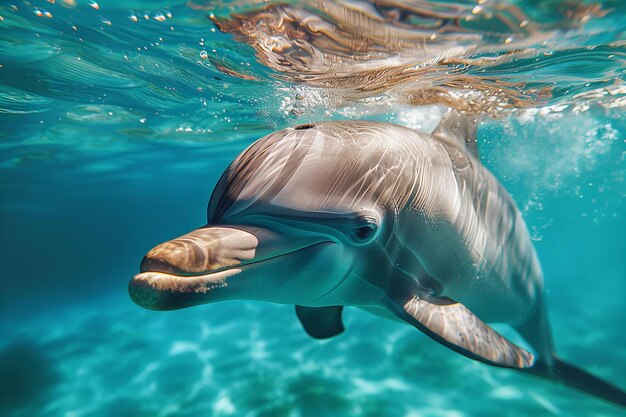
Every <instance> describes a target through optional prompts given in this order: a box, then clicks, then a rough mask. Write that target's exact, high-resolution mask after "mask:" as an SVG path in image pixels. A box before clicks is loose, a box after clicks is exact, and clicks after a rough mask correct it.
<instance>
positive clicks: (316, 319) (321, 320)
mask: <svg viewBox="0 0 626 417" xmlns="http://www.w3.org/2000/svg"><path fill="white" fill-rule="evenodd" d="M342 310H343V306H330V307H304V306H298V305H297V306H296V315H297V316H298V319H300V323H302V327H304V331H306V332H307V334H308V335H309V336H311V337H314V338H316V339H327V338H329V337H333V336H337V335H338V334H339V333H341V332H343V331H344V327H343V323H342V321H341V312H342Z"/></svg>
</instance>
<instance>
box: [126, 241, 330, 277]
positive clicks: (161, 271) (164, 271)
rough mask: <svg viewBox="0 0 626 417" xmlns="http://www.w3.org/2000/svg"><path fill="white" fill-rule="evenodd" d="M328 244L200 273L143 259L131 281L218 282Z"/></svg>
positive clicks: (301, 248)
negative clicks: (163, 279) (142, 279)
mask: <svg viewBox="0 0 626 417" xmlns="http://www.w3.org/2000/svg"><path fill="white" fill-rule="evenodd" d="M329 243H332V242H330V241H322V242H316V243H313V244H311V245H307V246H303V247H300V248H297V249H294V250H291V251H288V252H284V253H281V254H278V255H274V256H267V257H264V258H259V259H252V260H243V261H241V262H239V263H237V264H234V265H229V266H223V267H220V268H215V269H213V270H210V271H202V272H185V271H181V270H178V269H176V268H172V267H171V266H170V265H168V264H165V263H160V262H155V263H153V262H149V261H148V262H146V261H145V258H144V262H142V263H141V267H140V271H141V272H140V273H139V274H137V275H135V277H134V278H133V280H135V279H137V278H143V277H144V276H158V277H170V278H171V279H176V280H181V281H191V280H193V279H202V280H206V281H207V282H212V281H219V280H221V279H222V278H226V277H229V276H231V275H235V274H237V273H239V272H241V270H242V269H243V268H245V267H248V266H251V265H255V264H260V263H263V262H267V261H271V260H275V259H278V258H282V257H284V256H289V255H293V254H295V253H298V252H302V251H305V250H307V249H310V248H313V247H315V246H320V245H324V244H329Z"/></svg>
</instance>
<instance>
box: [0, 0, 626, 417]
mask: <svg viewBox="0 0 626 417" xmlns="http://www.w3.org/2000/svg"><path fill="white" fill-rule="evenodd" d="M74 3H76V4H74ZM354 4H356V3H354ZM455 4H457V5H458V4H461V5H465V6H467V7H468V9H463V10H462V11H461V12H458V13H465V14H466V15H469V14H471V10H473V7H475V6H476V4H477V3H476V2H463V1H458V2H456V3H455ZM497 4H504V5H505V6H507V5H508V6H511V5H512V6H515V7H517V8H516V9H513V8H506V7H505V8H504V9H498V8H497V7H496V5H497ZM575 4H576V2H570V3H569V5H567V6H566V5H564V3H563V2H558V1H538V0H536V1H528V2H522V1H511V2H487V3H485V4H484V7H486V8H487V10H488V11H489V10H492V11H493V10H495V12H494V13H495V16H496V17H497V16H500V15H503V16H508V18H509V21H510V20H511V19H513V21H515V19H517V20H518V21H519V22H517V23H516V24H515V25H514V26H516V27H522V26H523V27H524V28H527V27H528V24H526V25H522V24H521V22H523V21H524V20H526V19H524V18H520V17H519V16H520V15H519V14H516V13H517V12H515V13H513V11H514V10H518V11H521V12H523V15H524V16H526V17H527V18H528V19H527V20H528V21H529V22H530V23H531V24H532V25H535V29H533V31H527V30H526V29H524V30H521V29H519V30H517V29H516V30H514V31H513V30H512V29H511V27H510V26H507V25H503V24H502V23H501V22H502V21H503V20H502V19H500V20H498V19H497V18H495V17H494V18H485V20H480V16H483V15H484V11H479V13H477V14H478V16H479V20H478V21H477V22H476V21H471V20H468V21H467V22H469V23H467V22H466V23H464V24H462V25H461V28H458V27H457V28H456V29H454V30H452V31H449V32H451V33H457V34H459V33H460V34H467V33H471V34H474V35H476V34H478V36H477V37H470V38H464V37H462V36H456V35H455V37H454V38H451V39H445V42H448V43H446V44H445V45H444V46H445V48H443V49H444V50H445V51H449V50H450V45H451V43H456V44H458V45H462V46H463V47H464V48H466V49H463V50H462V51H460V52H459V54H458V55H456V56H455V57H456V58H464V59H480V58H485V57H486V58H493V57H495V58H497V57H500V60H499V61H496V62H495V63H494V62H487V63H484V62H480V63H476V62H475V63H474V65H464V64H459V63H452V64H446V65H448V67H446V68H445V71H443V73H441V72H437V75H434V74H435V72H427V73H426V74H425V75H424V77H423V78H420V79H419V80H420V82H421V81H422V80H423V79H426V78H427V79H428V80H430V81H429V83H430V84H428V85H422V84H420V83H419V82H418V83H417V84H410V83H408V82H407V80H406V79H403V78H400V79H395V81H393V82H391V81H389V82H388V83H387V84H386V87H385V88H382V89H380V88H372V89H370V90H367V89H364V90H362V91H357V90H358V87H359V86H361V87H362V86H363V85H364V84H363V83H364V80H365V79H364V78H358V77H357V78H350V77H347V78H346V80H347V81H346V83H347V84H346V85H342V86H336V85H327V86H324V85H323V84H320V83H319V82H318V80H317V78H316V77H318V76H319V75H320V74H323V73H324V71H322V70H319V71H318V72H315V71H311V73H310V74H306V76H303V73H302V71H301V70H297V69H295V70H294V69H293V68H290V67H289V66H286V65H284V66H281V65H274V66H273V65H272V64H271V63H270V62H269V61H268V56H271V54H269V55H268V54H265V55H264V52H263V51H262V50H260V49H259V45H260V44H262V42H261V41H255V42H256V43H255V42H253V41H250V39H251V38H250V35H247V36H248V37H247V38H246V36H244V35H241V34H239V35H237V34H236V33H235V34H232V33H223V32H221V31H220V30H219V29H217V28H216V26H215V25H214V24H213V23H212V22H211V18H210V17H209V15H210V14H211V13H213V14H214V17H213V19H216V21H229V20H228V19H231V18H232V16H235V15H238V14H239V15H244V14H245V13H248V16H253V15H254V13H256V11H257V10H258V7H256V6H254V5H251V4H247V3H245V2H218V3H211V2H209V3H207V4H204V3H202V2H190V3H185V2H174V1H145V0H144V1H141V0H128V1H123V2H122V1H107V2H105V1H101V2H100V3H99V4H98V7H97V8H96V7H95V3H93V2H87V1H80V0H77V1H76V2H72V1H61V0H57V1H56V2H54V3H51V2H48V1H33V2H30V3H28V2H23V1H12V2H11V1H9V2H3V3H2V4H0V16H2V19H0V65H1V67H0V137H1V141H0V253H1V255H0V285H1V287H0V332H1V334H2V338H0V388H1V389H0V415H3V416H4V415H6V416H29V417H30V416H67V417H77V416H81V417H82V416H94V417H95V416H143V415H145V416H148V415H150V416H156V415H159V416H211V415H214V416H231V415H232V416H325V415H333V416H338V415H355V416H406V417H417V416H420V417H421V416H448V417H457V416H468V417H469V416H531V415H532V416H537V415H559V416H619V415H623V410H620V409H618V408H616V407H613V406H611V405H608V404H606V403H604V402H601V401H599V400H595V399H593V398H590V397H587V396H584V395H582V394H579V393H577V392H574V391H572V390H569V389H567V388H564V387H561V386H557V385H554V384H550V383H547V382H542V381H538V380H535V379H532V378H529V377H526V376H523V375H520V374H517V373H515V372H512V371H507V370H502V369H495V368H491V367H488V366H485V365H482V364H479V363H476V362H473V361H470V360H468V359H466V358H464V357H461V356H459V355H456V354H454V353H452V352H450V351H448V350H446V349H444V348H442V347H440V346H439V345H437V344H436V343H433V342H432V341H431V340H430V339H428V338H426V337H425V336H423V335H421V334H419V332H417V331H415V330H414V329H412V328H410V327H408V326H403V325H400V324H397V323H394V322H390V321H385V320H382V319H380V318H377V317H374V316H370V315H368V314H367V313H365V312H362V311H359V310H355V309H348V311H346V313H345V324H346V329H347V331H346V332H345V333H344V334H343V335H341V336H340V337H337V338H335V339H331V340H327V341H316V340H312V339H310V338H309V337H308V336H306V334H305V333H304V332H303V331H302V329H301V328H300V325H299V323H298V322H297V319H296V317H295V314H293V308H292V307H291V306H283V305H272V304H264V303H256V302H246V301H238V302H226V303H221V304H213V305H207V306H201V307H195V308H191V309H186V310H182V311H176V312H167V313H157V312H151V311H146V310H142V309H141V308H139V307H138V306H136V305H134V304H132V302H131V301H130V299H129V298H128V295H127V290H126V286H127V283H128V281H129V279H130V278H131V277H132V276H133V275H134V274H135V273H136V272H137V271H138V265H139V261H140V260H141V257H142V256H143V254H144V253H145V252H146V251H147V250H149V249H150V248H151V247H153V246H154V245H155V244H157V243H159V242H162V241H164V240H167V239H170V238H172V237H175V236H178V235H180V234H182V233H184V232H186V231H188V230H190V229H192V228H194V227H197V226H198V225H201V224H203V223H204V222H205V220H206V219H205V216H206V211H205V210H206V203H207V201H208V197H209V195H210V192H211V190H212V187H213V185H214V184H215V183H216V181H217V179H218V178H219V175H220V174H221V172H222V171H223V170H224V168H225V167H226V166H227V165H228V163H229V162H230V161H231V160H232V159H233V158H234V157H235V156H236V155H237V154H238V153H239V152H241V151H242V150H243V149H244V148H245V147H246V146H247V145H248V144H250V143H251V142H252V141H254V140H256V139H258V138H259V137H261V136H262V135H264V134H266V133H269V132H271V131H273V130H276V129H279V128H283V127H286V126H289V125H293V124H297V123H303V122H307V121H312V120H320V119H346V118H368V119H376V120H385V121H392V122H395V123H400V124H404V125H407V126H410V127H414V128H424V129H432V127H433V126H434V124H433V121H432V119H433V116H432V114H433V113H432V111H431V110H429V109H427V108H423V107H417V106H415V104H424V103H421V102H418V103H415V101H416V99H415V98H414V97H413V99H409V98H408V95H403V92H407V91H414V92H415V91H425V90H427V89H428V88H430V87H433V86H440V87H441V86H443V87H442V88H446V89H447V90H446V91H447V92H448V93H449V92H450V91H452V94H454V92H455V87H452V88H450V87H449V85H450V83H451V80H452V79H453V78H454V77H456V78H454V80H457V81H458V79H459V78H458V77H459V76H461V75H462V76H463V77H466V78H463V80H464V81H463V82H464V83H466V84H469V88H468V89H464V88H460V90H463V91H464V92H465V93H467V91H468V90H469V92H470V93H477V94H478V95H476V96H471V97H469V96H467V95H465V96H463V97H462V99H460V100H457V101H454V100H451V99H450V100H448V102H452V103H453V104H455V103H456V104H457V105H458V102H462V101H468V100H470V99H472V100H475V101H474V105H475V106H476V108H481V109H482V111H485V112H486V113H488V114H491V115H494V114H495V115H496V116H498V117H495V118H491V117H488V118H487V119H486V121H485V122H484V123H483V124H482V125H481V126H480V129H479V147H480V151H481V158H482V161H483V163H484V164H485V165H487V166H488V167H489V168H490V169H491V170H492V171H493V172H494V173H495V174H496V175H497V176H498V178H499V179H500V180H501V181H502V183H503V184H504V185H505V186H506V188H507V189H508V190H509V191H510V193H511V194H512V195H513V197H514V198H515V200H516V202H517V203H518V205H519V207H520V209H521V210H522V212H523V214H524V217H525V219H526V222H527V224H528V226H529V229H530V231H531V234H532V236H533V238H534V240H535V246H536V248H537V251H538V253H539V256H540V259H541V262H542V265H543V268H544V272H545V276H546V291H547V302H548V305H549V310H550V317H551V320H552V324H553V328H554V334H555V340H556V346H557V350H558V352H559V354H560V355H561V356H562V357H563V358H566V359H567V360H569V361H570V362H573V363H576V364H578V365H580V366H582V367H584V368H586V369H588V370H590V371H592V372H593V373H595V374H597V375H599V376H602V377H603V378H605V379H607V380H610V381H613V382H614V383H615V384H617V385H620V386H622V387H626V335H625V333H624V329H626V307H625V304H626V257H624V251H625V249H626V221H625V218H624V213H625V212H626V210H625V209H626V207H625V203H624V197H625V194H626V185H625V183H624V181H625V177H626V162H625V157H626V146H625V143H626V142H625V140H626V118H625V116H624V109H625V106H626V90H625V89H624V87H623V78H624V71H625V65H624V63H625V60H624V57H625V56H626V53H625V52H626V51H625V47H624V28H625V26H624V24H625V23H624V22H626V20H625V19H624V16H625V9H624V4H623V3H622V2H619V1H613V2H611V1H606V2H604V3H598V4H596V6H594V4H592V3H591V2H580V5H579V6H578V7H576V6H575ZM348 5H349V3H344V7H348ZM292 6H293V7H295V8H298V7H300V6H299V4H298V3H297V2H292ZM422 6H424V5H422ZM512 6H511V7H512ZM316 7H317V6H316V5H315V3H314V2H311V3H308V6H307V7H306V8H305V10H308V11H309V12H310V13H313V14H316V11H318V12H319V7H318V8H316ZM424 7H425V6H424ZM585 7H586V8H585ZM490 8H491V9H490ZM383 9H384V8H381V9H379V11H378V12H377V13H381V14H382V13H383V12H384V11H385V10H387V9H384V10H383ZM498 10H504V11H502V12H498ZM46 13H49V14H50V17H47V15H46ZM170 14H171V18H170V17H169V15H170ZM144 15H147V16H148V18H149V19H147V20H146V18H145V17H144ZM133 16H135V18H136V20H137V21H136V22H135V21H134V20H135V18H133ZM324 16H327V15H324ZM511 16H513V17H511ZM220 19H222V20H220ZM328 19H329V21H330V22H335V21H334V20H333V18H332V17H328ZM424 20H425V23H424V22H422V23H423V25H424V26H428V24H431V23H432V24H435V23H436V20H437V19H434V20H432V19H431V20H428V19H426V18H424ZM494 20H497V21H498V22H500V23H498V24H495V23H494V24H492V23H493V21H494ZM266 21H267V19H266ZM433 22H435V23H433ZM472 22H474V23H472ZM490 22H492V23H490ZM335 23H337V22H335ZM439 23H441V22H439ZM388 24H390V25H391V23H388ZM532 25H531V26H532ZM212 29H213V30H212ZM222 29H223V30H224V31H225V32H226V30H225V29H224V28H223V27H222ZM432 31H435V32H437V28H436V27H435V29H432V30H431V32H432ZM531 32H532V33H531ZM372 33H373V32H372ZM429 33H430V32H429ZM438 33H443V32H438ZM509 38H510V39H509ZM258 39H261V40H263V39H265V38H263V39H262V38H258ZM391 39H392V40H393V39H395V38H393V37H391ZM438 39H439V38H438ZM507 39H509V40H508V41H507ZM265 40H266V39H265ZM246 42H249V43H250V44H248V43H246ZM259 42H261V43H259ZM442 42H443V41H442ZM433 45H438V44H436V43H435V44H433ZM468 46H472V47H471V48H468ZM392 47H393V45H390V44H389V43H387V44H386V45H385V48H387V49H386V50H387V51H388V55H385V54H384V53H382V52H380V51H384V49H381V48H378V49H377V51H378V52H379V53H382V54H383V55H384V56H383V58H389V56H395V57H402V59H404V60H405V61H403V62H409V63H410V65H413V67H411V68H415V67H416V66H419V65H420V62H422V63H423V62H425V61H424V58H423V56H421V55H420V54H419V53H417V52H415V50H413V49H411V48H404V49H402V50H400V51H398V50H394V51H393V52H389V51H392V50H393V48H392ZM416 49H419V48H416ZM445 51H443V52H442V51H440V50H438V49H436V48H435V47H434V46H433V48H432V49H431V50H430V52H428V53H430V54H435V55H437V54H439V55H441V54H445V53H446V52H445ZM437 56H438V55H437ZM502 57H513V58H512V59H508V58H502ZM343 58H344V59H345V60H347V61H349V59H348V58H349V56H344V57H343ZM430 58H432V56H431V57H430ZM367 62H369V61H367V60H366V63H367ZM387 63H388V64H389V62H387ZM349 64H350V65H353V66H354V65H357V66H358V65H360V64H359V63H356V64H355V63H354V62H352V63H350V62H349ZM397 64H398V63H397V62H396V63H394V62H392V63H391V64H390V65H391V66H392V67H393V65H397ZM426 67H427V68H430V67H428V65H426ZM361 69H363V68H361ZM365 70H367V68H365ZM438 70H441V68H438ZM350 73H351V72H350V71H347V72H346V74H350ZM441 74H443V75H441ZM451 74H455V75H454V76H452V75H451ZM459 74H461V75H459ZM344 75H345V74H344ZM481 77H482V78H481ZM251 78H254V79H251ZM485 79H487V80H488V81H485ZM331 81H332V77H331ZM484 82H486V83H487V84H489V85H493V83H497V82H515V83H521V84H516V85H515V86H514V87H510V86H508V85H507V86H508V87H507V86H504V87H505V88H504V90H505V92H504V97H505V101H506V100H508V99H510V97H513V96H517V97H519V96H520V94H521V95H523V96H524V97H526V98H527V99H528V100H526V101H524V102H523V103H522V102H517V103H513V104H512V105H510V106H503V107H501V108H500V107H494V106H493V105H492V104H489V103H491V102H490V101H489V100H488V98H489V96H490V95H494V94H496V92H497V91H496V90H497V89H496V90H493V89H491V90H489V89H487V90H485V88H486V87H485V85H487V84H484ZM331 84H332V83H331ZM454 85H456V86H457V87H458V86H459V84H458V82H457V84H454ZM498 86H503V84H498ZM509 87H510V90H511V91H510V92H507V91H508V89H509ZM544 88H548V89H549V90H550V91H549V92H546V91H544V92H543V93H542V94H539V90H541V89H544ZM485 91H487V94H484V92H485ZM479 93H480V94H479ZM509 93H510V94H509ZM481 94H482V95H481ZM507 94H508V95H507ZM470 95H471V94H470ZM468 97H469V98H468ZM448 99H449V97H448ZM418 101H419V100H418ZM476 103H478V104H476Z"/></svg>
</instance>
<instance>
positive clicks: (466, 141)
mask: <svg viewBox="0 0 626 417" xmlns="http://www.w3.org/2000/svg"><path fill="white" fill-rule="evenodd" d="M141 271H142V272H141V273H140V274H138V275H136V276H135V277H134V278H133V280H132V281H131V283H130V294H131V297H132V298H133V300H134V301H135V302H137V303H138V304H140V305H142V306H144V307H147V308H151V309H159V310H168V309H177V308H183V307H189V306H192V305H197V304H205V303H209V302H215V301H221V300H228V299H258V300H266V301H271V302H277V303H286V304H295V305H296V314H297V316H298V318H299V319H300V321H301V323H302V325H303V327H304V329H305V330H306V332H307V333H308V334H310V335H311V336H313V337H316V338H327V337H331V336H334V335H337V334H339V333H341V332H342V331H343V330H344V327H343V324H342V321H341V312H342V309H343V306H356V307H359V308H362V309H364V310H366V311H369V312H371V313H374V314H377V315H381V316H383V317H387V318H391V319H395V320H401V321H404V322H406V323H408V324H410V325H412V326H414V327H416V328H417V329H419V330H420V331H422V332H423V333H425V334H426V335H428V336H429V337H431V338H432V339H434V340H436V341H437V342H439V343H441V344H443V345H445V346H447V347H449V348H451V349H452V350H454V351H456V352H459V353H461V354H463V355H465V356H468V357H470V358H472V359H476V360H479V361H482V362H485V363H487V364H490V365H495V366H502V367H509V368H514V369H519V370H522V371H525V372H528V373H531V374H535V375H539V376H542V377H545V378H549V379H553V380H557V381H561V382H564V383H566V384H567V385H570V386H572V387H574V388H578V389H580V390H582V391H586V392H588V393H591V394H593V395H596V396H598V397H601V398H604V399H605V400H608V401H611V402H614V403H617V404H620V405H626V394H625V393H624V392H623V391H621V390H620V389H619V388H617V387H614V386H612V385H611V384H609V383H607V382H605V381H602V380H600V379H598V378H596V377H594V376H592V375H590V374H588V373H587V372H585V371H583V370H581V369H579V368H576V367H575V366H573V365H569V364H567V363H565V362H563V361H561V360H560V359H559V358H557V357H556V356H555V354H554V351H553V344H552V337H551V333H550V328H549V324H548V320H547V317H546V311H545V305H544V300H543V275H542V272H541V267H540V265H539V261H538V259H537V255H536V253H535V250H534V248H533V245H532V242H531V239H530V237H529V234H528V231H527V228H526V225H525V224H524V221H523V219H522V217H521V215H520V212H519V210H518V209H517V207H516V205H515V203H514V202H513V200H512V198H511V197H510V196H509V194H508V193H507V192H506V190H504V188H503V187H502V186H501V185H500V184H499V182H498V181H497V180H496V178H495V177H494V176H493V175H492V174H491V173H490V172H489V171H488V170H487V169H485V168H484V167H483V166H482V165H481V164H480V162H479V159H478V153H477V148H476V141H475V123H474V121H473V120H472V119H471V118H469V117H463V116H460V115H459V114H457V113H455V112H453V111H449V112H448V113H446V115H445V116H444V119H443V121H442V122H441V123H440V125H439V126H438V128H437V129H436V130H435V131H434V132H433V134H432V135H429V134H425V133H421V132H416V131H413V130H410V129H407V128H404V127H400V126H396V125H391V124H387V123H377V122H366V121H350V122H320V123H316V124H310V125H301V126H297V127H295V128H289V129H285V130H281V131H278V132H275V133H272V134H270V135H268V136H266V137H264V138H262V139H260V140H259V141H257V142H255V143H254V144H253V145H251V146H250V147H249V148H248V149H247V150H246V151H244V152H243V153H242V154H241V155H240V156H239V157H238V158H237V159H236V160H235V161H234V162H233V163H232V164H231V165H230V166H229V168H228V169H227V170H226V172H225V173H224V174H223V175H222V178H221V179H220V180H219V182H218V184H217V186H216V187H215V190H214V191H213V194H212V196H211V199H210V202H209V207H208V224H207V225H206V226H204V227H202V228H200V229H197V230H195V231H192V232H191V233H188V234H187V235H184V236H182V237H180V238H177V239H174V240H172V241H169V242H165V243H163V244H161V245H159V246H157V247H155V248H154V249H153V250H151V251H150V252H149V253H148V254H147V255H146V257H145V258H144V260H143V262H142V267H141ZM487 322H500V323H508V324H510V325H512V326H513V327H514V328H515V329H517V331H518V332H519V333H520V334H521V335H522V336H523V337H524V339H526V341H527V342H528V343H529V344H530V345H531V346H532V348H533V351H534V352H530V351H529V350H527V349H523V348H521V347H519V346H516V345H515V344H513V343H511V342H510V341H509V340H507V339H506V338H505V337H503V336H502V335H500V334H499V333H497V332H496V331H495V330H493V329H492V328H491V327H490V326H489V325H487V324H486V323H487Z"/></svg>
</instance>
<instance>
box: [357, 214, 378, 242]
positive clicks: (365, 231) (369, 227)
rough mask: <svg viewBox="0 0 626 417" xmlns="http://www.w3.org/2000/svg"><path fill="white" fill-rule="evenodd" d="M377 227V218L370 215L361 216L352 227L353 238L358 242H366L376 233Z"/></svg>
mask: <svg viewBox="0 0 626 417" xmlns="http://www.w3.org/2000/svg"><path fill="white" fill-rule="evenodd" d="M377 229H378V222H377V221H376V219H375V218H373V217H370V216H361V217H360V218H359V219H358V222H357V224H355V225H354V228H353V229H352V233H351V234H352V239H353V240H354V241H355V242H356V243H366V242H368V241H370V240H371V239H372V238H373V237H374V236H375V235H376V230H377Z"/></svg>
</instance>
